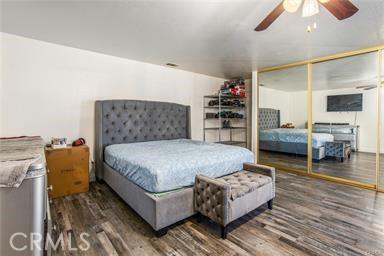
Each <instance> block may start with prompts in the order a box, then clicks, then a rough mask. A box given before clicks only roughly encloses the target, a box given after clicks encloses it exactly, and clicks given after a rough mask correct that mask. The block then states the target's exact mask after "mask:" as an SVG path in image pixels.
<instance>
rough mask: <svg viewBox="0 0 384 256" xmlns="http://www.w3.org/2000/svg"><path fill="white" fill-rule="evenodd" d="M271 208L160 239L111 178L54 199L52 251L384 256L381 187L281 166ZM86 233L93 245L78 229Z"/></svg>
mask: <svg viewBox="0 0 384 256" xmlns="http://www.w3.org/2000/svg"><path fill="white" fill-rule="evenodd" d="M276 188H277V191H276V199H275V203H274V209H273V210H272V211H271V210H268V209H267V207H266V206H263V207H261V208H259V209H258V210H255V211H253V212H251V213H249V214H248V215H246V216H244V217H242V218H241V219H239V220H237V221H235V222H234V223H233V224H232V225H230V228H229V231H230V233H229V234H228V238H227V240H222V239H221V238H220V235H219V227H218V226H217V225H215V224H214V223H211V222H210V221H208V220H204V221H203V222H202V223H197V221H196V219H195V217H191V218H189V219H187V220H186V221H184V222H182V223H180V224H179V225H176V226H174V227H173V228H172V229H171V230H169V231H168V234H167V235H165V236H163V237H161V238H157V237H156V236H155V233H154V232H153V231H152V229H151V228H150V226H149V225H148V224H146V223H145V222H144V221H143V220H142V219H141V218H140V217H139V216H138V215H137V214H136V213H135V212H134V211H133V210H132V209H131V208H130V207H129V206H128V205H127V204H125V203H124V201H123V200H122V199H120V198H119V196H117V194H116V193H114V192H113V190H112V189H111V188H109V187H108V186H107V185H106V184H99V183H92V184H91V186H90V191H89V192H87V193H82V194H78V195H73V196H68V197H65V198H58V199H55V200H54V201H53V204H52V207H51V208H52V215H53V219H54V220H55V223H56V225H57V229H56V235H58V234H59V233H60V232H63V234H64V236H63V237H64V241H65V245H66V246H65V248H64V250H61V249H60V250H57V251H55V253H54V255H79V254H81V255H140V256H142V255H210V256H213V255H220V256H224V255H295V256H297V255H375V256H377V255H384V193H377V192H374V191H370V190H364V189H359V188H354V187H349V186H344V185H340V184H336V183H331V182H327V181H321V180H316V179H312V178H309V177H301V176H296V175H293V174H288V173H284V172H278V175H277V183H276ZM84 231H85V232H88V233H89V234H90V235H91V236H90V237H89V238H88V240H89V241H90V243H91V248H90V249H89V250H88V251H87V252H82V251H71V252H69V251H68V250H67V249H68V244H69V241H68V239H71V241H72V247H78V246H79V245H81V244H82V245H83V246H84V243H82V241H81V239H79V235H80V233H81V232H84Z"/></svg>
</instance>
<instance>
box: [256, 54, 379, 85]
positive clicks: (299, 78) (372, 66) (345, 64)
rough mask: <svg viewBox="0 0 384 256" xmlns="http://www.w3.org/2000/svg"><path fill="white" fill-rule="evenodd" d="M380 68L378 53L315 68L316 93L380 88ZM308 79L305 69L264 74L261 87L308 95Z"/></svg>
mask: <svg viewBox="0 0 384 256" xmlns="http://www.w3.org/2000/svg"><path fill="white" fill-rule="evenodd" d="M377 68H378V58H377V53H376V52H374V53H367V54H363V55H357V56H353V57H348V58H343V59H337V60H332V61H327V62H321V63H316V64H313V66H312V74H313V78H312V79H313V80H312V81H313V85H312V86H313V90H315V91H319V90H334V89H342V88H355V87H357V86H367V85H377ZM383 75H384V74H383ZM307 77H308V70H307V66H306V65H305V66H298V67H294V68H289V69H283V70H276V71H270V72H266V73H261V74H260V77H259V83H260V84H262V85H264V86H265V87H266V88H271V89H276V90H281V91H288V92H292V91H304V90H307Z"/></svg>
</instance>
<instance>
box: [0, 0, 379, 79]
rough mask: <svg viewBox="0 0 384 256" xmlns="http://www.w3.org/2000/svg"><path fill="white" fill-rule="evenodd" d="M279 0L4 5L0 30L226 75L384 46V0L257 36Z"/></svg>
mask: <svg viewBox="0 0 384 256" xmlns="http://www.w3.org/2000/svg"><path fill="white" fill-rule="evenodd" d="M280 1H281V0H194V1H193V0H190V1H185V0H172V1H164V0H157V1H144V0H135V1H129V0H125V1H124V0H119V1H108V0H104V1H92V0H85V1H57V0H51V1H18V0H15V1H2V2H1V7H2V17H1V19H2V20H1V21H2V27H1V30H2V31H3V32H6V33H12V34H16V35H21V36H25V37H29V38H34V39H39V40H43V41H48V42H53V43H57V44H62V45H67V46H71V47H76V48H81V49H86V50H91V51H95V52H100V53H105V54H110V55H114V56H120V57H124V58H129V59H134V60H139V61H144V62H149V63H154V64H159V65H164V64H165V63H167V62H172V63H177V64H179V68H180V69H184V70H189V71H193V72H198V73H203V74H207V75H212V76H216V77H223V78H231V77H238V76H244V77H246V78H248V77H250V74H251V73H250V72H251V71H252V70H255V69H257V68H258V67H267V66H273V65H278V64H286V63H290V62H293V61H298V60H303V59H308V58H314V57H320V56H326V55H330V54H335V53H339V52H345V51H350V50H356V49H360V48H365V47H370V46H375V45H379V44H384V15H383V13H384V1H383V0H352V1H353V2H354V3H355V5H356V6H358V8H360V11H359V12H358V13H357V14H355V15H354V16H352V17H351V18H349V19H347V20H344V21H338V20H337V19H336V18H335V17H333V16H332V15H331V14H330V13H329V12H328V11H327V10H325V9H324V8H323V7H321V10H320V14H319V15H317V16H315V18H307V19H304V18H301V17H300V13H299V12H298V13H295V14H290V13H283V14H282V15H281V16H280V17H279V19H277V20H276V21H275V23H274V24H272V26H271V27H270V28H268V29H267V30H266V31H264V32H254V30H253V29H254V28H255V27H256V25H257V24H258V23H259V22H260V21H261V20H262V19H263V18H264V17H265V16H266V15H267V14H268V13H269V12H270V11H271V10H272V9H273V8H274V7H275V6H276V5H277V4H278V3H279V2H280ZM315 19H316V21H317V24H318V29H317V30H316V31H315V32H313V33H307V32H306V26H307V25H308V24H309V23H311V22H313V21H314V20H315Z"/></svg>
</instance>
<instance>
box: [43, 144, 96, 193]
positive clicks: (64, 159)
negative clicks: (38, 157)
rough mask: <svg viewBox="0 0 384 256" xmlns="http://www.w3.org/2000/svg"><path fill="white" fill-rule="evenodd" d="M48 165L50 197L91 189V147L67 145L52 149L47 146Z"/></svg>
mask: <svg viewBox="0 0 384 256" xmlns="http://www.w3.org/2000/svg"><path fill="white" fill-rule="evenodd" d="M45 157H46V159H47V166H48V186H52V190H49V191H48V195H49V197H50V198H56V197H61V196H67V195H72V194H77V193H81V192H87V191H88V189H89V147H88V146H87V145H82V146H78V147H71V146H69V147H67V148H61V149H52V148H50V147H46V149H45Z"/></svg>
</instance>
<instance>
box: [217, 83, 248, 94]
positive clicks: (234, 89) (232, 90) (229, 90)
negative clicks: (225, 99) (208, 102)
mask: <svg viewBox="0 0 384 256" xmlns="http://www.w3.org/2000/svg"><path fill="white" fill-rule="evenodd" d="M220 91H221V94H223V95H236V96H239V97H245V81H244V79H242V78H240V79H233V80H229V81H225V82H224V84H223V85H222V86H221V89H220Z"/></svg>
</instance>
